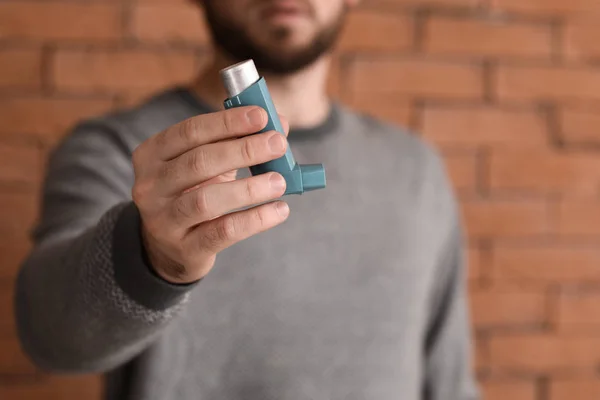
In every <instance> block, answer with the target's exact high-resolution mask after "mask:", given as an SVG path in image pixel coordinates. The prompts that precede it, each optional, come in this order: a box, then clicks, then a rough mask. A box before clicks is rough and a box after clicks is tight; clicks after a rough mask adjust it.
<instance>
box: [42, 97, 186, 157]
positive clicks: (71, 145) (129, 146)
mask: <svg viewBox="0 0 600 400" xmlns="http://www.w3.org/2000/svg"><path fill="white" fill-rule="evenodd" d="M191 116H193V108H192V107H191V106H190V105H189V104H187V103H186V101H185V100H184V99H183V98H182V96H181V93H180V92H179V91H178V90H177V89H170V90H167V91H164V92H161V93H158V94H155V95H153V96H152V97H150V98H148V99H147V100H146V101H144V102H143V103H140V104H139V105H137V106H134V107H128V108H126V109H117V110H114V111H111V112H109V113H106V114H103V115H97V116H93V117H89V118H86V119H82V120H80V121H79V122H78V123H77V124H75V125H74V126H73V127H72V128H71V129H70V130H69V131H68V132H67V133H66V134H65V136H64V137H63V139H62V140H61V141H60V142H59V143H58V145H57V146H56V148H55V150H54V151H53V153H58V154H63V153H72V152H81V151H85V150H92V149H95V151H97V152H101V151H112V152H117V153H121V154H123V155H127V156H129V155H131V153H132V152H133V150H134V149H135V148H136V147H137V146H138V145H139V144H140V143H141V142H143V141H144V140H146V139H147V138H149V137H151V136H152V135H154V134H156V133H158V132H160V131H162V130H164V129H166V128H168V127H169V126H171V125H174V124H176V123H178V122H180V121H182V120H184V119H187V118H189V117H191Z"/></svg>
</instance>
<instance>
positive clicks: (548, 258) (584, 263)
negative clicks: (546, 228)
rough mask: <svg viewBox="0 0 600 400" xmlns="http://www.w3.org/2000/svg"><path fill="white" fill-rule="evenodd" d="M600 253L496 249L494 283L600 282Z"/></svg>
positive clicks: (543, 248) (578, 249)
mask: <svg viewBox="0 0 600 400" xmlns="http://www.w3.org/2000/svg"><path fill="white" fill-rule="evenodd" d="M599 265H600V249H598V248H593V247H592V248H589V247H587V248H586V247H581V246H577V245H565V244H562V245H560V244H549V245H546V246H508V245H496V246H494V247H493V250H492V265H491V269H492V271H493V275H494V279H495V280H497V281H509V282H515V283H519V284H522V285H527V284H534V285H550V284H571V283H581V282H590V281H596V282H600V268H598V266H599Z"/></svg>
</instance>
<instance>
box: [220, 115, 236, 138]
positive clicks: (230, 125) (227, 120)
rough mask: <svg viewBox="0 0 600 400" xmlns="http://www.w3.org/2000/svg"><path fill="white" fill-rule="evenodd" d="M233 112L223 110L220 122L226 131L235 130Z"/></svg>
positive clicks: (231, 131)
mask: <svg viewBox="0 0 600 400" xmlns="http://www.w3.org/2000/svg"><path fill="white" fill-rule="evenodd" d="M234 114H235V113H232V112H224V113H223V114H222V115H223V118H221V123H222V124H223V130H224V131H225V132H226V133H233V132H234V131H235V122H234Z"/></svg>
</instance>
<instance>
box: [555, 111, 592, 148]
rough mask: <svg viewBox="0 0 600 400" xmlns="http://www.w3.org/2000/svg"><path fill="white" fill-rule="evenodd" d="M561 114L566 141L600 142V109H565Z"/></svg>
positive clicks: (574, 142)
mask: <svg viewBox="0 0 600 400" xmlns="http://www.w3.org/2000/svg"><path fill="white" fill-rule="evenodd" d="M559 115H560V125H561V137H562V139H563V140H564V141H565V142H566V143H568V144H576V145H586V144H592V143H593V144H598V143H600V109H598V110H592V109H589V110H585V109H572V108H571V109H564V110H562V112H560V113H559Z"/></svg>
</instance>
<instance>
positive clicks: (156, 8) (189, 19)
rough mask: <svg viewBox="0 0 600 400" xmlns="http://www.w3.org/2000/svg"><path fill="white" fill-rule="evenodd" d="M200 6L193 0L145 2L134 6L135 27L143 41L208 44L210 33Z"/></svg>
mask: <svg viewBox="0 0 600 400" xmlns="http://www.w3.org/2000/svg"><path fill="white" fill-rule="evenodd" d="M200 10H201V9H200V7H198V6H197V5H194V4H193V3H192V2H191V1H190V2H183V3H181V2H180V3H173V4H168V3H166V2H165V3H160V2H159V3H150V2H148V3H142V4H139V5H138V6H137V7H135V8H134V12H133V17H132V31H133V34H134V36H135V37H136V38H138V39H140V40H143V41H153V42H154V41H156V42H191V43H195V44H206V43H208V41H209V35H208V31H207V29H206V26H205V23H204V17H203V15H202V13H201V12H200Z"/></svg>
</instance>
